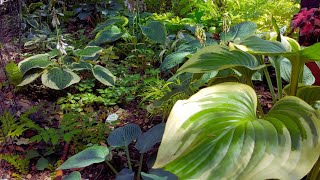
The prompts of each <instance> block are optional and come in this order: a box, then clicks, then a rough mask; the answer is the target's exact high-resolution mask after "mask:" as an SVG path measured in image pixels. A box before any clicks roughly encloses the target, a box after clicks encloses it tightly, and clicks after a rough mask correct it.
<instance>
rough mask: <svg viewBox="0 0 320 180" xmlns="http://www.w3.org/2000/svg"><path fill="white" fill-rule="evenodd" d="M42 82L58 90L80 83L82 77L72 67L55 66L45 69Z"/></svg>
mask: <svg viewBox="0 0 320 180" xmlns="http://www.w3.org/2000/svg"><path fill="white" fill-rule="evenodd" d="M41 80H42V84H43V85H45V86H47V87H49V88H51V89H56V90H61V89H64V88H66V87H69V86H71V85H72V84H75V83H78V82H79V81H80V77H79V76H78V75H77V74H76V73H74V72H72V71H71V70H70V69H66V68H59V67H54V68H51V69H48V70H45V71H44V72H43V74H42V76H41Z"/></svg>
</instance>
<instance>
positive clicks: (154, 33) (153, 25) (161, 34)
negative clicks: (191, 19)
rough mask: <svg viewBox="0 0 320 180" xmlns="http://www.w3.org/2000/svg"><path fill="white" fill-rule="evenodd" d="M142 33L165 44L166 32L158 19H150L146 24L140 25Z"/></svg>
mask: <svg viewBox="0 0 320 180" xmlns="http://www.w3.org/2000/svg"><path fill="white" fill-rule="evenodd" d="M141 30H142V33H143V34H144V35H145V36H146V37H147V38H149V39H150V40H152V41H154V42H156V43H160V44H165V43H166V37H167V32H166V28H165V27H164V25H163V24H162V23H161V22H159V21H151V22H149V23H148V24H147V25H146V26H141Z"/></svg>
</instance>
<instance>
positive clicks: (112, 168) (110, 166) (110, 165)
mask: <svg viewBox="0 0 320 180" xmlns="http://www.w3.org/2000/svg"><path fill="white" fill-rule="evenodd" d="M105 162H106V164H107V165H108V166H109V168H110V169H111V170H112V172H114V173H115V174H119V173H118V171H117V170H116V169H115V168H114V167H113V166H112V164H110V163H109V161H108V160H105Z"/></svg>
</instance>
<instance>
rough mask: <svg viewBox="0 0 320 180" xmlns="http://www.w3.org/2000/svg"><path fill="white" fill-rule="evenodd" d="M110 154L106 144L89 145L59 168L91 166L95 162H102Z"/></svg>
mask: <svg viewBox="0 0 320 180" xmlns="http://www.w3.org/2000/svg"><path fill="white" fill-rule="evenodd" d="M108 154H109V149H108V148H107V147H105V146H92V147H89V148H87V149H85V150H83V151H81V152H79V153H77V154H75V155H73V156H71V157H70V158H69V159H67V160H66V161H65V162H64V163H63V164H62V165H61V166H59V167H58V169H73V168H83V167H87V166H90V165H91V164H94V163H101V162H103V161H105V158H106V157H107V155H108Z"/></svg>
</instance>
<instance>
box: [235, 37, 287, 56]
mask: <svg viewBox="0 0 320 180" xmlns="http://www.w3.org/2000/svg"><path fill="white" fill-rule="evenodd" d="M235 46H236V47H237V48H239V49H241V50H243V51H248V52H250V53H253V54H262V55H265V54H267V55H278V54H280V55H281V54H286V53H289V52H288V50H287V49H286V48H285V47H284V46H283V45H282V44H281V43H280V42H277V41H268V40H263V39H261V38H259V37H257V36H251V37H249V38H247V39H245V40H244V41H243V42H241V43H240V44H239V45H235Z"/></svg>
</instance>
